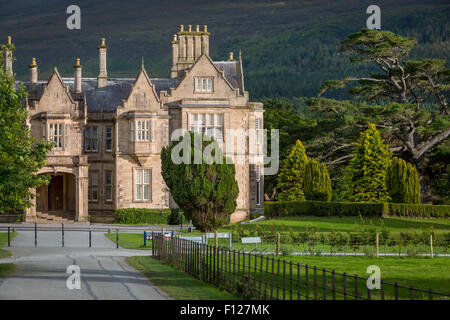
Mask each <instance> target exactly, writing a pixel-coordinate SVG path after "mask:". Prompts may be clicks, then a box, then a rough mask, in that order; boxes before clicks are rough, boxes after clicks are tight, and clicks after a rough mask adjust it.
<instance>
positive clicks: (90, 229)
mask: <svg viewBox="0 0 450 320" xmlns="http://www.w3.org/2000/svg"><path fill="white" fill-rule="evenodd" d="M91 247H92V227H89V248H91Z"/></svg>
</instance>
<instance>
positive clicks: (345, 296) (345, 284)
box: [343, 272, 347, 300]
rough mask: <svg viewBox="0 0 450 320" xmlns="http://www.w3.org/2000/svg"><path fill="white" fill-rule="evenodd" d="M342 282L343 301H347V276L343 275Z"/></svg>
mask: <svg viewBox="0 0 450 320" xmlns="http://www.w3.org/2000/svg"><path fill="white" fill-rule="evenodd" d="M343 282H344V300H347V274H346V273H345V272H344V273H343Z"/></svg>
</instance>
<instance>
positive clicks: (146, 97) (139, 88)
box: [123, 69, 161, 112]
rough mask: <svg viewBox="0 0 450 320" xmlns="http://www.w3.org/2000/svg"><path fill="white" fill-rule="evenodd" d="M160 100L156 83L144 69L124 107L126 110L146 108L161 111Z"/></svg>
mask: <svg viewBox="0 0 450 320" xmlns="http://www.w3.org/2000/svg"><path fill="white" fill-rule="evenodd" d="M160 106H161V104H160V101H159V98H158V95H157V93H156V91H155V87H154V85H153V84H152V83H151V81H150V78H149V77H148V75H147V73H146V72H145V70H144V69H142V70H141V72H140V73H139V75H138V76H137V78H136V80H135V82H134V84H133V86H132V88H131V92H130V94H129V96H128V98H127V99H126V101H125V103H124V105H123V107H124V109H126V110H146V111H151V112H158V111H160Z"/></svg>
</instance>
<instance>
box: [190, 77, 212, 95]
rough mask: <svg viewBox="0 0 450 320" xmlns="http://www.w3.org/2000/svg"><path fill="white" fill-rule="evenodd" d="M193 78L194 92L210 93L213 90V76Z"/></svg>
mask: <svg viewBox="0 0 450 320" xmlns="http://www.w3.org/2000/svg"><path fill="white" fill-rule="evenodd" d="M194 79H195V92H197V93H211V92H213V78H209V77H208V78H207V77H200V78H194Z"/></svg>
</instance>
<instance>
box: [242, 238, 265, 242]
mask: <svg viewBox="0 0 450 320" xmlns="http://www.w3.org/2000/svg"><path fill="white" fill-rule="evenodd" d="M241 241H242V243H261V238H260V237H246V238H241Z"/></svg>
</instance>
